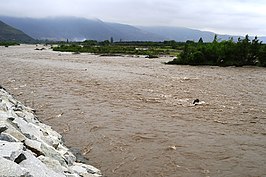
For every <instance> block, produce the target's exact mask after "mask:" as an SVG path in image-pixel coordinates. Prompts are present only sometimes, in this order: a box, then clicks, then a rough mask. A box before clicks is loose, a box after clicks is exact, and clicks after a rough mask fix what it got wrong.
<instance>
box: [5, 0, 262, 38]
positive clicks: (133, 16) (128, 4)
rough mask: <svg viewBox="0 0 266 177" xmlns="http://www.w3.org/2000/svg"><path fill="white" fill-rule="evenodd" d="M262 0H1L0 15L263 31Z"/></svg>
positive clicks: (216, 30)
mask: <svg viewBox="0 0 266 177" xmlns="http://www.w3.org/2000/svg"><path fill="white" fill-rule="evenodd" d="M265 9H266V1H264V0H256V1H253V0H219V1H216V0H204V1H203V0H75V1H71V0H42V1H40V0H23V1H22V0H0V15H8V16H19V17H47V16H81V17H86V18H99V19H102V20H104V21H111V22H119V23H127V24H132V25H145V26H150V25H156V26H185V27H190V28H197V29H202V30H212V31H214V32H217V33H227V34H238V35H244V34H250V35H266V12H265Z"/></svg>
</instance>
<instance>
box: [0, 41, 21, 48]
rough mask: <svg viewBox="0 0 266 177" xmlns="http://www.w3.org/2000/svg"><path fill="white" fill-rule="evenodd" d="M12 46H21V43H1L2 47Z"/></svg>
mask: <svg viewBox="0 0 266 177" xmlns="http://www.w3.org/2000/svg"><path fill="white" fill-rule="evenodd" d="M12 45H20V44H19V43H17V42H12V41H11V42H8V41H0V46H5V47H8V46H12Z"/></svg>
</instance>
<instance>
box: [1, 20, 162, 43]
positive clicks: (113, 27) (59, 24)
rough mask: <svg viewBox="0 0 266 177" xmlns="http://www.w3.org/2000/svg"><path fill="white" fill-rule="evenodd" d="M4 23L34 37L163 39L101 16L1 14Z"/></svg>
mask: <svg viewBox="0 0 266 177" xmlns="http://www.w3.org/2000/svg"><path fill="white" fill-rule="evenodd" d="M0 19H1V20H3V21H4V22H5V23H7V24H10V25H12V26H14V27H16V28H18V29H21V30H22V31H24V32H25V33H27V34H28V35H30V36H31V37H33V38H35V39H49V40H66V39H69V40H71V41H81V40H85V39H90V40H99V41H101V40H109V39H110V38H111V37H113V39H114V40H115V41H119V40H125V41H129V40H130V41H131V40H133V41H160V40H163V39H164V38H163V37H161V36H159V35H155V34H152V33H149V32H145V31H142V30H140V29H138V28H136V27H133V26H130V25H123V24H117V23H106V22H103V21H101V20H98V19H85V18H77V17H56V18H42V19H34V18H15V17H0Z"/></svg>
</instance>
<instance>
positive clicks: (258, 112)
mask: <svg viewBox="0 0 266 177" xmlns="http://www.w3.org/2000/svg"><path fill="white" fill-rule="evenodd" d="M38 47H39V48H41V47H43V46H38ZM35 48H36V46H33V45H31V46H30V45H21V46H16V47H8V48H5V47H0V85H2V86H3V87H5V88H6V89H7V90H8V91H9V92H10V93H12V94H13V95H15V97H16V98H17V99H18V100H20V101H21V102H23V103H24V104H26V105H28V106H30V107H33V108H34V109H36V110H37V115H38V117H39V119H40V120H41V121H42V122H44V123H46V124H48V125H51V126H52V128H53V129H55V130H56V131H58V132H59V133H61V134H62V135H63V137H64V140H65V143H66V145H67V146H69V147H72V148H76V149H79V150H80V152H81V153H82V154H83V155H84V156H85V157H87V158H88V159H89V163H90V164H92V165H94V166H96V167H97V168H100V169H101V170H102V172H103V174H104V175H105V176H107V177H127V176H130V177H145V176H148V177H157V176H159V177H160V176H165V177H179V176H180V177H184V176H188V177H190V176H192V177H194V176H197V177H201V176H202V177H207V176H221V177H224V176H232V177H234V176H235V177H238V176H254V177H255V176H261V177H262V176H266V68H258V67H241V68H236V67H225V68H222V67H210V66H201V67H196V66H173V65H164V64H162V63H163V62H165V61H169V60H171V59H172V58H170V57H168V58H167V57H165V58H159V59H146V58H144V57H136V56H124V57H118V56H116V57H100V56H96V55H92V54H78V55H74V54H71V53H60V52H53V51H51V50H50V49H48V47H46V48H47V50H42V51H39V50H34V49H35ZM195 99H199V101H200V104H198V105H193V104H192V102H193V100H195Z"/></svg>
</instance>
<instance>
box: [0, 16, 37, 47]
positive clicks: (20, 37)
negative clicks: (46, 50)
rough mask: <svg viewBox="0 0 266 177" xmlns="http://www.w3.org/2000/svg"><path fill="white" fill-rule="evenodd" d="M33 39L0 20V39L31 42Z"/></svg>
mask: <svg viewBox="0 0 266 177" xmlns="http://www.w3.org/2000/svg"><path fill="white" fill-rule="evenodd" d="M33 40H34V39H32V38H31V37H29V36H28V35H26V34H25V33H23V32H22V31H20V30H18V29H15V28H13V27H11V26H9V25H7V24H5V23H4V22H2V21H0V41H16V42H32V41H33Z"/></svg>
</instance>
